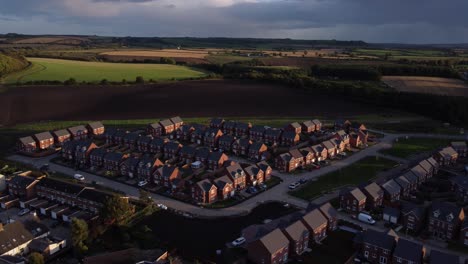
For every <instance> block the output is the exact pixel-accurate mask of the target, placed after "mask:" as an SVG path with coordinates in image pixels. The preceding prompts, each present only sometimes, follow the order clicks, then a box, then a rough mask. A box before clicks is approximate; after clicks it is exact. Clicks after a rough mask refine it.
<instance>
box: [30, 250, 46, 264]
mask: <svg viewBox="0 0 468 264" xmlns="http://www.w3.org/2000/svg"><path fill="white" fill-rule="evenodd" d="M28 260H29V264H44V263H45V262H44V256H42V254H40V253H37V252H33V253H31V254H30V255H29V258H28Z"/></svg>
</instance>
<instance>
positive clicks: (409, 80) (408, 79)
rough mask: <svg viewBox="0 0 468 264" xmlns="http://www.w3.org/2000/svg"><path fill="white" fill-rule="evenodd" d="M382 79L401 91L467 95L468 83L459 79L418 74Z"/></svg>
mask: <svg viewBox="0 0 468 264" xmlns="http://www.w3.org/2000/svg"><path fill="white" fill-rule="evenodd" d="M382 80H383V81H384V82H385V83H386V84H387V85H389V86H391V87H393V88H395V89H396V90H398V91H400V92H413V93H428V94H438V95H451V96H466V97H468V85H467V84H466V83H465V82H463V81H461V80H457V79H448V78H438V77H418V76H384V77H383V78H382Z"/></svg>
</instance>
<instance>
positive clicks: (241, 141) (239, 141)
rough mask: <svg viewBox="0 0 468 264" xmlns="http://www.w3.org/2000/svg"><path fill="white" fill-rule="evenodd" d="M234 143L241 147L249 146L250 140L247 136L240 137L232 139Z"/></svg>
mask: <svg viewBox="0 0 468 264" xmlns="http://www.w3.org/2000/svg"><path fill="white" fill-rule="evenodd" d="M234 144H236V145H239V146H241V147H250V145H252V141H251V140H250V139H248V138H240V139H237V140H236V141H234Z"/></svg>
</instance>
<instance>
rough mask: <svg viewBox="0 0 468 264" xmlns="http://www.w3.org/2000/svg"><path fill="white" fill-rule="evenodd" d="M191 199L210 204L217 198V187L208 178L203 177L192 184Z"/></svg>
mask: <svg viewBox="0 0 468 264" xmlns="http://www.w3.org/2000/svg"><path fill="white" fill-rule="evenodd" d="M192 198H193V200H195V201H197V202H199V203H202V204H211V203H214V202H216V201H217V199H218V188H217V187H216V185H214V184H213V183H211V181H210V180H208V179H204V180H202V181H199V182H197V183H196V184H194V185H193V186H192Z"/></svg>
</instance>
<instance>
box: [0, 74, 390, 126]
mask: <svg viewBox="0 0 468 264" xmlns="http://www.w3.org/2000/svg"><path fill="white" fill-rule="evenodd" d="M376 111H379V110H378V109H374V108H371V107H368V106H365V105H362V104H358V103H353V102H350V101H349V100H346V99H341V98H338V97H330V96H325V95H318V94H312V93H307V92H305V91H300V90H296V89H294V88H290V87H286V86H282V85H272V84H265V83H256V82H250V81H238V80H205V81H186V82H174V83H166V84H154V85H132V86H32V87H31V86H24V87H11V88H10V89H8V90H7V91H6V92H4V93H2V96H0V123H2V124H4V125H10V124H17V123H23V122H33V121H42V120H106V119H140V118H159V117H164V116H172V115H181V116H185V117H210V116H224V117H264V116H275V117H282V116H285V117H286V116H311V117H312V116H330V117H332V116H338V117H340V116H350V115H358V114H366V113H374V112H376ZM380 111H383V110H380Z"/></svg>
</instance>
